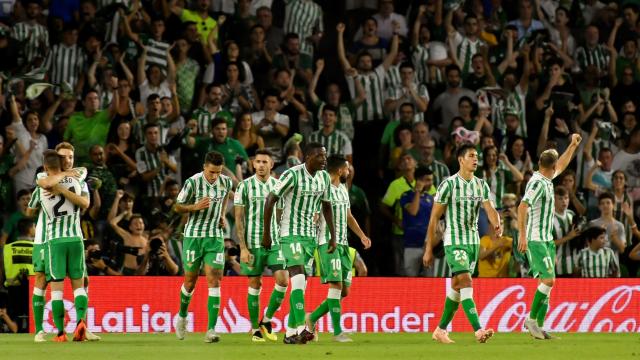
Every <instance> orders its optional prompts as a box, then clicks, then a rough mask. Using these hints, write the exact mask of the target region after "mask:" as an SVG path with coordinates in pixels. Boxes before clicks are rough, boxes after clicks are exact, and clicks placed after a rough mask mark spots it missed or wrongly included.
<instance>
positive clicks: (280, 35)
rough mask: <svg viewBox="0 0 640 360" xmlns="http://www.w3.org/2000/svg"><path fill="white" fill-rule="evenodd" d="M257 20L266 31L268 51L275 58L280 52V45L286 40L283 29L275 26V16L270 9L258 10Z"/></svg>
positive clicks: (261, 8)
mask: <svg viewBox="0 0 640 360" xmlns="http://www.w3.org/2000/svg"><path fill="white" fill-rule="evenodd" d="M256 18H257V20H258V24H259V25H260V26H262V28H263V29H264V33H265V40H266V45H267V50H268V51H269V54H270V55H271V57H273V56H274V55H275V54H276V53H277V52H278V51H279V50H280V44H282V41H283V40H284V32H283V31H282V29H281V28H279V27H277V26H274V25H273V14H272V13H271V9H270V8H269V7H267V6H263V7H260V8H258V10H257V11H256Z"/></svg>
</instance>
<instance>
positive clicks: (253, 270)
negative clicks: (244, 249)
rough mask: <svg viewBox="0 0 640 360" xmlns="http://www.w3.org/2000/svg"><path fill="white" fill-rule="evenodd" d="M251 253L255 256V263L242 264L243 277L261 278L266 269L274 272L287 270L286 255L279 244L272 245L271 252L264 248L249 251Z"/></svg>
mask: <svg viewBox="0 0 640 360" xmlns="http://www.w3.org/2000/svg"><path fill="white" fill-rule="evenodd" d="M249 253H250V254H251V255H253V261H252V262H251V263H249V264H245V263H240V268H241V269H242V275H246V276H260V275H262V272H263V271H264V268H265V267H268V268H269V269H271V271H274V272H275V271H278V270H284V269H285V268H286V266H285V261H284V255H283V254H282V250H281V249H280V245H278V244H272V245H271V249H270V250H267V249H264V248H257V249H249Z"/></svg>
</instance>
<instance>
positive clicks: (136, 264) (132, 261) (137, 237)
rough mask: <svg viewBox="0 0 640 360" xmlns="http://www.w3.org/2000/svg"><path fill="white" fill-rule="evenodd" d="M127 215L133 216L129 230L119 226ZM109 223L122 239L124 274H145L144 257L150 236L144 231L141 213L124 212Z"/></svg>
mask: <svg viewBox="0 0 640 360" xmlns="http://www.w3.org/2000/svg"><path fill="white" fill-rule="evenodd" d="M127 215H130V216H131V220H130V222H129V230H125V229H123V228H121V227H120V226H118V223H119V222H120V221H121V220H122V219H123V218H124V217H125V216H127ZM109 225H111V228H112V229H113V230H114V231H115V232H116V234H117V235H118V236H119V237H120V238H121V239H122V249H123V251H124V261H123V264H122V275H126V276H130V275H144V273H145V272H146V270H147V269H146V267H143V266H142V265H144V264H143V257H144V255H145V251H144V250H145V248H146V246H147V242H148V236H147V235H146V234H145V232H144V228H145V223H144V219H143V218H142V216H140V215H139V214H129V213H127V212H123V213H120V214H118V216H116V217H114V218H113V219H111V220H110V221H109Z"/></svg>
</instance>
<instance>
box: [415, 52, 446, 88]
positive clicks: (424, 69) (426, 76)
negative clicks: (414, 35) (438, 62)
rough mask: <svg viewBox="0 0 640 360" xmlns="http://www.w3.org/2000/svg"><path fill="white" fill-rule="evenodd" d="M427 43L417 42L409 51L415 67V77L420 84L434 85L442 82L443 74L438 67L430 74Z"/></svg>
mask: <svg viewBox="0 0 640 360" xmlns="http://www.w3.org/2000/svg"><path fill="white" fill-rule="evenodd" d="M428 46H429V45H428V44H427V45H423V44H419V45H418V46H416V47H415V48H413V50H412V52H411V59H412V61H413V65H414V66H415V67H416V79H418V82H419V83H420V84H429V85H435V84H439V83H442V82H444V75H443V74H442V71H441V70H440V68H438V67H435V71H434V73H433V74H432V73H431V69H430V68H429V64H427V62H428V61H429V60H430V53H429V47H428Z"/></svg>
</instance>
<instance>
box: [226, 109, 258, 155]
mask: <svg viewBox="0 0 640 360" xmlns="http://www.w3.org/2000/svg"><path fill="white" fill-rule="evenodd" d="M236 123H237V126H236V128H235V129H233V137H234V139H236V140H238V141H239V142H240V144H241V145H242V147H243V148H244V150H245V151H246V152H247V156H249V158H252V157H253V156H255V153H256V150H258V149H264V139H263V138H262V136H260V135H258V132H257V130H256V127H255V125H254V124H253V120H252V119H251V113H242V114H240V116H238V121H237V122H236Z"/></svg>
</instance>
